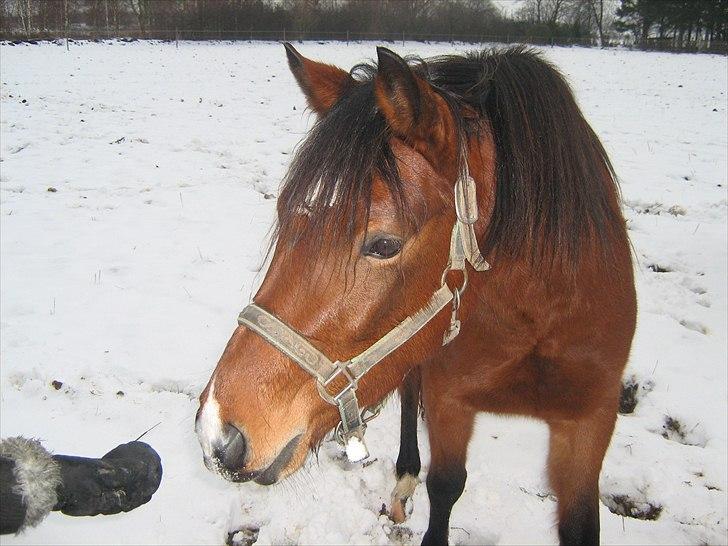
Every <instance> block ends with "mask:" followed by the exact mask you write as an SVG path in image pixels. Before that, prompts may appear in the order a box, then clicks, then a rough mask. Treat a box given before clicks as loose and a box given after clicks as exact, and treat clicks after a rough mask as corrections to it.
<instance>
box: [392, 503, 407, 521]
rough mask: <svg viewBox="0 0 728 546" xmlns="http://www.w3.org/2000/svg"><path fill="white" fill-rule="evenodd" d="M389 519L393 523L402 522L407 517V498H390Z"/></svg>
mask: <svg viewBox="0 0 728 546" xmlns="http://www.w3.org/2000/svg"><path fill="white" fill-rule="evenodd" d="M389 519H391V520H392V521H393V522H394V523H398V524H399V523H404V522H405V520H406V519H407V499H396V498H392V507H391V508H390V510H389Z"/></svg>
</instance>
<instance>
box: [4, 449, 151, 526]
mask: <svg viewBox="0 0 728 546" xmlns="http://www.w3.org/2000/svg"><path fill="white" fill-rule="evenodd" d="M161 480H162V462H161V460H160V458H159V455H157V452H156V451H154V449H152V448H151V447H150V446H149V445H147V444H145V443H144V442H138V441H137V442H129V443H128V444H122V445H120V446H118V447H116V448H114V449H112V450H111V451H109V452H108V453H107V454H106V455H104V456H103V457H101V458H100V459H91V458H86V457H71V456H68V455H51V454H50V453H49V452H48V451H47V450H46V449H45V448H44V447H43V446H42V445H41V444H40V442H39V441H38V440H33V439H29V438H23V437H22V436H17V437H14V438H6V439H3V440H0V534H6V533H19V532H21V531H22V530H24V529H26V528H28V527H33V526H35V525H38V523H40V522H41V521H42V520H43V519H44V518H45V517H46V516H47V515H48V513H49V512H50V511H51V510H60V511H61V512H63V513H64V514H68V515H70V516H95V515H97V514H117V513H119V512H122V511H123V512H128V511H129V510H133V509H134V508H136V507H137V506H140V505H142V504H144V503H146V502H148V501H149V499H151V498H152V495H153V494H154V492H155V491H156V490H157V488H158V487H159V484H160V482H161Z"/></svg>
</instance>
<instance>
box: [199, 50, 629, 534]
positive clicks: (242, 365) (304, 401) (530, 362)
mask: <svg viewBox="0 0 728 546" xmlns="http://www.w3.org/2000/svg"><path fill="white" fill-rule="evenodd" d="M286 49H287V54H288V61H289V65H290V67H291V70H292V71H293V74H294V76H295V78H296V80H297V81H298V83H299V85H300V87H301V89H302V90H303V92H304V93H305V95H306V98H307V100H308V104H309V105H310V107H311V108H312V109H313V111H315V112H316V114H317V115H318V120H317V123H316V125H315V126H314V127H313V129H312V130H311V132H310V134H309V135H308V137H307V138H306V140H305V141H304V142H303V144H302V145H301V147H300V148H299V150H298V152H297V154H296V157H295V159H294V161H293V164H292V166H291V168H290V171H289V173H288V174H287V176H286V179H285V180H284V183H283V186H282V189H281V192H280V196H279V199H278V226H277V234H276V239H275V241H276V244H275V248H274V251H273V253H272V259H271V264H270V267H269V270H268V273H267V275H266V277H265V279H264V281H263V284H262V286H261V288H260V290H259V291H258V293H257V294H256V296H255V298H254V300H255V305H251V306H250V307H249V308H246V310H244V311H243V313H242V314H241V319H240V320H241V324H242V325H241V326H240V327H238V328H237V329H236V330H235V332H234V333H233V335H232V338H231V339H230V341H229V343H228V345H227V347H226V348H225V351H224V353H223V355H222V357H221V359H220V362H219V364H218V365H217V368H216V370H215V372H214V373H213V375H212V377H211V378H210V381H209V383H208V385H207V387H206V388H205V390H204V391H203V392H202V394H201V396H200V410H199V411H198V415H197V421H196V429H197V432H198V435H199V438H200V443H201V445H202V448H203V452H204V458H205V462H206V464H207V465H208V467H210V468H212V469H215V470H217V471H219V472H220V473H221V474H222V475H223V476H225V477H226V478H227V479H230V480H233V481H246V480H251V479H252V480H255V481H256V482H258V483H262V484H270V483H273V482H275V481H277V480H279V479H281V478H283V477H285V476H287V475H289V474H291V473H292V472H294V471H296V470H297V469H298V468H300V467H301V465H302V464H303V463H304V460H305V459H306V457H307V454H308V452H309V451H310V450H312V449H315V448H316V447H317V446H318V444H319V443H320V442H321V441H322V439H323V438H324V436H325V435H326V434H327V432H329V431H331V430H332V428H333V427H334V426H336V425H337V423H339V421H341V423H339V427H338V429H337V432H338V435H339V436H340V437H343V438H344V439H348V440H349V441H352V442H353V441H354V440H357V439H358V440H360V439H361V433H362V432H363V426H362V424H361V421H360V420H359V404H361V406H362V407H372V406H375V405H376V404H378V403H379V402H380V401H381V400H383V399H384V398H385V397H386V396H387V395H388V394H390V393H391V392H393V391H394V390H395V389H397V388H398V387H399V388H400V392H401V394H402V402H403V410H402V440H403V442H402V447H401V451H400V459H399V460H398V465H397V470H398V477H399V478H400V481H399V483H398V488H397V489H396V490H395V501H402V500H403V498H405V497H407V496H408V495H411V493H412V489H413V485H414V483H416V482H415V479H414V478H415V477H416V475H417V473H418V472H419V467H420V463H419V453H418V452H417V440H416V436H415V434H416V419H417V413H418V412H417V406H418V403H419V400H420V388H421V400H422V404H423V406H424V415H425V420H426V424H427V429H428V434H429V438H430V450H431V464H430V469H429V472H428V475H427V492H428V495H429V498H430V521H429V527H428V529H427V532H426V534H425V535H424V539H423V543H427V544H444V543H446V542H447V536H448V521H449V517H450V511H451V509H452V506H453V504H454V503H455V502H456V501H457V499H458V498H459V496H460V495H461V493H462V491H463V488H464V485H465V479H466V471H465V462H466V451H467V447H468V443H469V441H470V437H471V435H472V431H473V422H474V419H475V416H476V414H477V413H478V412H480V411H488V412H493V413H498V414H516V415H525V416H532V417H535V418H538V419H542V420H544V421H545V422H546V423H547V424H548V425H549V427H550V446H549V457H548V474H549V478H550V483H551V485H552V487H553V490H554V492H555V493H556V496H557V498H558V521H559V524H558V531H559V537H560V540H561V543H562V544H596V543H598V542H599V506H598V503H599V493H598V477H599V472H600V469H601V465H602V459H603V457H604V453H605V451H606V449H607V446H608V445H609V441H610V438H611V435H612V431H613V428H614V423H615V419H616V413H617V408H618V399H619V393H620V379H621V375H622V371H623V368H624V366H625V363H626V361H627V358H628V354H629V350H630V344H631V341H632V336H633V333H634V328H635V314H636V303H635V292H634V281H633V274H632V263H631V254H630V245H629V241H628V238H627V234H626V230H625V224H624V219H623V217H622V214H621V211H620V205H619V191H618V187H617V184H616V182H615V177H614V174H613V171H612V167H611V165H610V163H609V159H608V158H607V156H606V153H605V151H604V149H603V148H602V146H601V144H600V142H599V140H598V138H597V137H596V135H595V134H594V132H593V131H592V129H591V128H590V127H589V125H588V123H587V122H586V121H585V120H584V118H583V116H582V114H581V113H580V111H579V109H578V106H577V105H576V102H575V100H574V98H573V96H572V94H571V92H570V90H569V88H568V86H567V84H566V83H565V81H564V79H563V78H562V76H561V75H560V74H559V73H558V71H557V70H556V69H555V68H554V67H553V66H551V65H550V64H549V63H548V62H546V61H544V60H543V59H541V58H540V56H539V55H538V54H537V53H535V52H533V51H531V50H528V49H524V48H521V47H517V48H510V49H504V50H492V51H484V52H481V53H475V54H471V55H468V56H464V57H460V56H452V57H441V58H435V59H430V60H428V61H422V60H412V61H409V62H406V61H404V60H403V59H402V58H400V57H399V56H397V55H396V54H394V53H392V52H391V51H389V50H387V49H384V48H379V49H378V50H377V52H378V64H377V66H369V65H360V66H357V67H354V69H352V71H351V72H346V71H343V70H341V69H339V68H336V67H333V66H329V65H325V64H320V63H317V62H314V61H311V60H309V59H306V58H304V57H302V56H301V55H300V54H299V53H298V52H297V51H296V50H295V49H293V47H292V46H290V44H286ZM470 177H472V178H470ZM471 180H472V181H474V182H469V181H471ZM454 188H455V189H454ZM463 188H465V189H463ZM453 226H454V227H453ZM481 252H482V255H483V256H484V257H485V258H486V259H487V260H488V262H489V263H490V264H491V267H490V269H487V267H488V264H487V263H485V261H484V260H482V257H481V255H480V253H481ZM463 257H464V259H463ZM457 262H461V267H457ZM486 269H487V270H486ZM458 270H459V271H458ZM466 288H467V289H466ZM443 295H444V296H443ZM441 296H442V297H441ZM438 298H439V299H438ZM443 298H444V299H443ZM251 313H253V314H252V315H251ZM256 313H257V314H256ZM256 320H257V322H256ZM413 323H417V325H416V327H412V324H413ZM402 325H404V326H402ZM458 328H459V334H458ZM405 331H406V335H404V334H403V332H405ZM443 335H444V336H445V339H444V340H443ZM280 336H283V337H284V338H285V339H284V340H282V338H281V337H280ZM373 345H374V348H372V346H373ZM382 345H388V346H387V349H386V350H382ZM372 352H374V353H377V357H376V358H372V359H370V360H367V358H369V357H372ZM311 355H314V356H312V357H311V358H309V356H311ZM364 356H366V357H367V358H364ZM360 357H361V358H360ZM329 358H330V359H331V360H329ZM334 359H336V362H333V363H332V360H334ZM377 359H378V360H377ZM361 360H367V362H369V363H371V361H372V360H376V362H375V364H377V365H376V366H374V365H373V364H372V365H371V366H369V365H368V364H367V365H366V366H362V365H361ZM377 362H378V363H377ZM342 363H343V364H342ZM324 370H325V371H326V373H324ZM362 374H365V375H363V377H361V378H359V376H361V375H362ZM312 375H313V376H314V377H311V376H312ZM326 377H329V379H326ZM334 393H340V394H339V395H335V394H334ZM350 395H351V396H350ZM345 396H350V398H349V399H348V400H350V401H351V400H353V402H352V403H353V406H351V407H353V408H355V409H356V411H350V409H351V407H349V406H346V407H345V404H344V402H342V400H343V399H344V397H345ZM337 404H338V405H337ZM347 404H348V402H347ZM394 512H395V514H397V513H398V512H399V515H400V517H401V509H398V507H397V506H396V502H395V506H394Z"/></svg>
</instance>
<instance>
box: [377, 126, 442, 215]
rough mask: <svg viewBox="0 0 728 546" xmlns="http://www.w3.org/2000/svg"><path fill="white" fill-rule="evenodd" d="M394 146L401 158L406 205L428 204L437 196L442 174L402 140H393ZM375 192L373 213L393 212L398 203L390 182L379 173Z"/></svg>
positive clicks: (391, 143) (400, 166) (394, 150)
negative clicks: (395, 200)
mask: <svg viewBox="0 0 728 546" xmlns="http://www.w3.org/2000/svg"><path fill="white" fill-rule="evenodd" d="M390 146H391V148H392V152H393V153H394V156H395V158H396V159H397V167H398V169H399V174H400V179H401V180H402V192H403V195H402V197H403V198H404V201H405V203H406V205H407V206H408V207H413V208H415V209H416V208H419V207H421V206H426V204H427V202H428V201H429V200H430V199H432V198H434V197H436V196H437V193H438V184H437V182H438V180H439V179H440V175H439V174H437V173H436V172H435V170H434V169H433V168H432V166H431V165H430V163H429V162H428V161H427V160H426V159H425V158H424V157H423V156H422V155H421V154H419V153H418V152H417V151H415V150H414V149H413V148H411V147H410V146H408V145H407V144H405V143H404V142H402V141H401V140H399V139H392V141H391V142H390ZM371 195H372V201H371V212H372V213H375V214H376V213H377V212H379V211H382V212H389V211H391V209H392V207H393V205H394V201H393V196H392V193H391V191H390V189H389V186H388V184H386V183H385V182H384V181H383V180H382V179H381V178H379V177H378V176H375V177H374V180H373V183H372V193H371Z"/></svg>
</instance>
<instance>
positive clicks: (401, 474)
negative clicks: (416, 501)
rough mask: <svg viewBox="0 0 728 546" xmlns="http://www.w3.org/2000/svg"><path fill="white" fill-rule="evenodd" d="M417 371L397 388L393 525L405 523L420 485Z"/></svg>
mask: <svg viewBox="0 0 728 546" xmlns="http://www.w3.org/2000/svg"><path fill="white" fill-rule="evenodd" d="M420 383H421V379H420V369H419V368H415V369H413V370H412V371H411V372H410V373H409V374H407V376H406V377H405V379H404V383H402V386H401V387H400V388H399V398H400V401H401V406H402V410H401V411H402V425H401V428H400V442H399V456H398V457H397V485H396V486H395V487H394V490H393V491H392V503H391V509H390V512H389V517H390V518H391V520H392V521H393V522H395V523H402V522H403V521H404V520H405V519H407V511H406V507H407V501H408V500H409V499H410V498H412V495H413V494H414V492H415V488H416V487H417V484H418V483H420V480H419V477H418V476H419V473H420V449H419V447H418V446H417V416H418V414H419V409H420Z"/></svg>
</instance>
